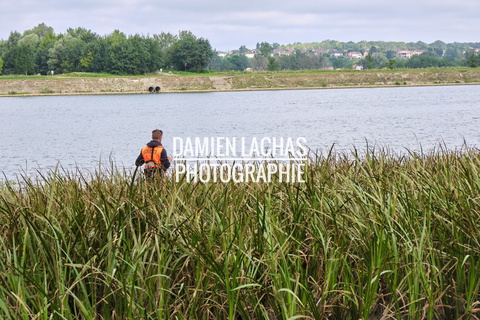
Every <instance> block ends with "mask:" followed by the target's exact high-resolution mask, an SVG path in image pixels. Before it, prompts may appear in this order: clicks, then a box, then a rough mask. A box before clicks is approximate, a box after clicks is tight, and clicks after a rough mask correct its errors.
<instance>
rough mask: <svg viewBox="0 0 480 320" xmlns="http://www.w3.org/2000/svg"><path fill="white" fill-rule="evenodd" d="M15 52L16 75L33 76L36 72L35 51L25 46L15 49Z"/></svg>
mask: <svg viewBox="0 0 480 320" xmlns="http://www.w3.org/2000/svg"><path fill="white" fill-rule="evenodd" d="M13 51H14V65H15V73H25V75H27V74H29V73H30V74H32V73H33V72H34V71H35V49H34V48H33V47H32V46H30V45H27V44H23V45H18V46H17V47H15V49H14V50H13Z"/></svg>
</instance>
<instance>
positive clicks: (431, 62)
mask: <svg viewBox="0 0 480 320" xmlns="http://www.w3.org/2000/svg"><path fill="white" fill-rule="evenodd" d="M405 65H406V67H407V68H432V67H452V66H453V65H454V64H453V63H451V62H449V61H447V60H445V59H442V58H439V57H438V56H437V55H436V54H435V53H434V52H428V51H427V52H424V53H422V54H421V55H415V56H413V57H412V58H410V59H408V61H407V62H406V64H405Z"/></svg>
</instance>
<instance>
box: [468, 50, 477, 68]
mask: <svg viewBox="0 0 480 320" xmlns="http://www.w3.org/2000/svg"><path fill="white" fill-rule="evenodd" d="M479 64H480V55H477V54H475V53H472V54H470V56H469V57H468V59H467V61H466V65H467V67H470V68H477V67H478V66H479Z"/></svg>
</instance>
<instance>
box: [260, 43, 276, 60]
mask: <svg viewBox="0 0 480 320" xmlns="http://www.w3.org/2000/svg"><path fill="white" fill-rule="evenodd" d="M258 51H259V54H260V55H261V56H262V57H265V58H267V57H268V56H270V54H272V52H273V47H272V46H271V45H270V44H269V43H268V42H262V43H260V45H259V46H258Z"/></svg>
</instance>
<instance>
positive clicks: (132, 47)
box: [0, 23, 480, 75]
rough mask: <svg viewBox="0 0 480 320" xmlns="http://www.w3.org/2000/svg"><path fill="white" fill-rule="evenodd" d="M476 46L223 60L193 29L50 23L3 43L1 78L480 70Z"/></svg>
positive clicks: (298, 49) (390, 46) (325, 46)
mask: <svg viewBox="0 0 480 320" xmlns="http://www.w3.org/2000/svg"><path fill="white" fill-rule="evenodd" d="M474 48H480V43H451V44H447V43H444V42H442V41H435V42H433V43H431V44H426V43H424V42H415V43H405V42H381V41H376V42H367V41H361V42H358V43H354V42H347V43H342V42H338V41H334V40H326V41H323V42H314V43H308V44H305V43H294V44H288V45H280V44H278V43H273V44H270V43H268V42H262V43H257V45H256V48H255V49H256V54H255V56H254V57H253V58H247V57H246V56H245V55H244V53H245V52H248V51H250V50H249V49H248V48H246V47H245V46H244V45H242V46H241V47H240V48H239V49H238V50H234V51H233V53H232V54H229V55H227V56H225V57H220V56H218V55H217V54H215V52H214V51H213V50H212V47H211V45H210V42H209V41H208V40H207V39H204V38H197V37H196V36H195V35H194V34H193V33H191V32H190V31H181V32H179V34H178V35H173V34H171V33H163V32H162V33H160V34H154V35H153V36H144V35H138V34H137V35H133V36H127V35H125V34H124V33H123V32H120V31H119V30H115V31H114V32H112V33H111V34H109V35H106V36H99V35H98V34H96V33H94V32H92V31H90V30H87V29H84V28H77V29H72V28H70V29H68V30H67V31H66V32H65V33H64V34H55V33H54V30H53V28H52V27H49V26H47V25H45V24H44V23H41V24H39V25H38V26H36V27H34V28H32V29H30V30H26V31H25V32H23V34H21V33H19V32H17V31H12V32H11V33H10V36H9V38H8V39H7V40H1V41H0V74H50V73H51V72H54V73H68V72H98V73H111V74H133V75H135V74H145V73H151V72H155V71H158V70H159V69H162V68H172V69H174V70H184V71H195V72H200V71H202V70H204V69H205V68H207V67H208V68H209V69H212V70H219V71H224V70H238V71H243V70H245V69H247V68H253V69H255V70H271V71H275V70H303V69H326V68H335V69H339V68H343V69H346V68H352V67H353V66H354V65H357V66H361V67H363V68H365V69H376V68H426V67H448V66H469V67H478V66H479V65H480V55H479V54H478V53H475V51H474V50H473V49H474ZM274 49H293V50H295V53H294V54H290V55H277V56H276V55H274V54H273V52H274ZM314 50H325V51H327V50H336V51H340V52H343V53H348V52H353V51H356V52H361V53H362V54H363V55H364V56H365V58H363V59H349V58H345V57H340V58H339V57H335V56H332V55H330V54H329V53H322V54H318V52H315V51H314ZM398 50H422V51H424V52H423V53H422V54H421V55H415V56H413V57H412V58H408V59H407V58H399V57H397V56H396V53H397V51H398Z"/></svg>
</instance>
